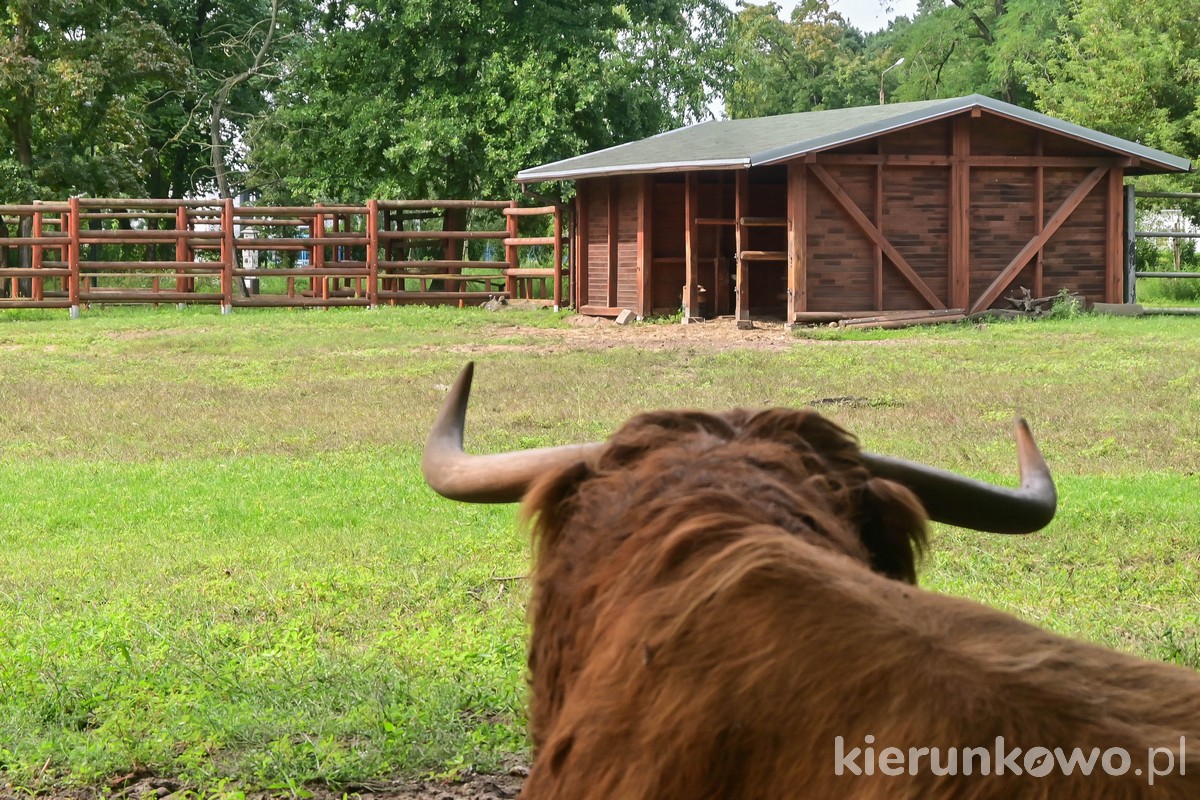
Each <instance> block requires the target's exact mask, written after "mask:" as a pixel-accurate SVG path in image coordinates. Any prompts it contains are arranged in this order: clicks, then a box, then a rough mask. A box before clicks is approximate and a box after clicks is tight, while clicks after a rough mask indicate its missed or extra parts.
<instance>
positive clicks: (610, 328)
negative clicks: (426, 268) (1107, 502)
mask: <svg viewBox="0 0 1200 800" xmlns="http://www.w3.org/2000/svg"><path fill="white" fill-rule="evenodd" d="M567 324H568V325H570V326H571V327H569V328H567V329H565V330H564V329H562V328H554V329H546V328H524V327H521V326H517V327H516V329H515V330H514V333H519V334H521V335H524V336H536V337H539V338H554V339H558V340H559V341H561V342H562V343H563V344H565V345H567V346H569V347H570V348H572V349H592V348H594V349H598V350H604V349H608V348H613V347H640V348H643V349H647V350H675V349H681V348H696V347H700V348H703V349H705V350H709V351H713V350H715V351H724V350H786V349H788V348H789V347H792V346H794V345H796V344H797V343H798V342H799V341H801V340H798V339H796V338H795V337H794V336H793V335H792V334H791V332H789V331H788V330H786V329H785V328H784V326H783V323H782V322H779V321H777V320H755V321H754V327H753V328H752V329H750V330H740V329H739V328H738V327H737V323H736V322H734V321H733V320H732V319H715V320H708V321H705V322H698V323H695V324H692V325H680V324H678V323H669V322H663V323H645V322H640V323H634V324H632V325H617V324H616V323H614V322H613V321H612V320H610V319H603V318H601V317H584V316H579V315H576V316H573V317H569V318H568V319H567Z"/></svg>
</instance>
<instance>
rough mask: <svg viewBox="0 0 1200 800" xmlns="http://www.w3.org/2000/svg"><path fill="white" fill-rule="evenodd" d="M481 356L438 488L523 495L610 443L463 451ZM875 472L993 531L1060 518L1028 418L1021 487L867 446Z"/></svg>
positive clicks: (507, 497)
mask: <svg viewBox="0 0 1200 800" xmlns="http://www.w3.org/2000/svg"><path fill="white" fill-rule="evenodd" d="M474 373H475V364H474V362H468V363H467V365H466V366H465V367H463V370H462V372H461V373H460V374H459V376H458V380H456V381H455V382H454V386H453V387H451V389H450V393H449V394H448V395H447V396H446V401H445V403H444V404H443V405H442V409H441V411H440V412H438V416H437V420H436V421H435V422H434V423H433V429H432V430H431V431H430V432H429V439H428V440H427V441H426V443H425V457H424V460H423V461H422V465H421V466H422V469H423V470H424V473H425V480H426V482H427V483H428V484H429V485H430V486H431V487H432V488H433V490H434V491H436V492H437V493H438V494H440V495H443V496H444V497H448V498H450V499H451V500H462V501H465V502H468V503H515V502H517V501H519V500H520V499H521V498H522V497H523V496H524V495H525V492H526V490H527V489H528V488H529V486H530V484H531V483H533V480H534V479H535V478H536V477H537V476H538V475H540V474H542V473H544V472H546V471H548V470H552V469H555V468H557V467H561V466H566V465H567V464H571V463H575V462H577V461H581V460H583V459H586V458H587V457H588V456H589V455H590V454H592V453H594V452H596V450H598V449H599V448H600V447H602V445H600V444H596V443H593V444H581V445H561V446H558V447H539V448H536V449H533V450H518V451H515V452H511V453H497V454H494V455H483V456H473V455H468V454H467V453H465V452H464V451H463V428H464V425H465V424H466V417H467V400H468V399H469V398H470V394H471V379H472V377H473V376H474ZM862 459H863V463H864V465H865V466H866V467H867V469H868V470H869V471H870V472H871V474H872V475H874V476H875V477H878V478H887V479H888V480H893V481H896V482H897V483H900V484H903V485H904V486H906V487H908V488H909V489H910V490H911V491H912V492H913V494H915V495H916V496H917V497H918V498H920V500H921V503H922V504H923V505H924V506H925V512H926V513H927V514H928V515H929V518H930V519H932V520H934V521H936V522H944V523H946V524H948V525H956V526H959V527H962V528H971V529H973V530H978V531H988V532H991V533H1032V532H1033V531H1036V530H1039V529H1041V528H1043V527H1045V526H1046V525H1047V524H1048V523H1049V522H1050V520H1051V519H1053V518H1054V512H1055V509H1056V506H1057V502H1058V498H1057V494H1056V492H1055V489H1054V480H1053V479H1052V478H1051V477H1050V469H1049V468H1048V467H1047V466H1046V461H1045V459H1043V458H1042V454H1041V453H1040V452H1039V451H1038V447H1037V444H1036V443H1035V442H1034V440H1033V434H1032V433H1030V431H1029V426H1028V425H1027V424H1026V423H1025V420H1023V419H1018V420H1017V463H1018V467H1019V470H1020V474H1021V486H1020V488H1018V489H1006V488H1003V487H1000V486H993V485H991V484H989V483H983V482H982V481H976V480H972V479H971V478H965V477H963V476H961V475H956V474H954V473H952V472H947V471H945V470H941V469H937V468H936V467H929V466H926V465H924V464H917V463H914V462H911V461H904V460H902V459H898V458H891V457H889V456H879V455H875V454H873V453H862Z"/></svg>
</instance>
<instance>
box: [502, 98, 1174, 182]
mask: <svg viewBox="0 0 1200 800" xmlns="http://www.w3.org/2000/svg"><path fill="white" fill-rule="evenodd" d="M972 108H982V109H986V110H988V111H990V112H992V113H994V114H998V115H1000V116H1003V117H1007V118H1008V119H1011V120H1014V121H1017V122H1024V123H1027V124H1029V125H1033V126H1035V127H1038V128H1042V129H1044V130H1048V131H1053V132H1055V133H1059V134H1062V135H1063V136H1067V137H1070V138H1072V139H1077V140H1079V141H1083V142H1087V143H1088V144H1091V145H1094V146H1096V147H1100V148H1103V149H1106V150H1111V151H1113V152H1114V153H1118V154H1120V155H1123V156H1127V157H1129V158H1135V159H1138V160H1139V162H1140V165H1139V167H1138V168H1136V169H1131V170H1130V172H1133V173H1149V172H1187V171H1189V170H1190V169H1191V163H1190V162H1189V161H1188V160H1187V159H1186V158H1180V157H1179V156H1173V155H1171V154H1170V153H1164V152H1162V151H1161V150H1155V149H1153V148H1150V147H1145V146H1143V145H1140V144H1137V143H1136V142H1130V141H1126V140H1125V139H1119V138H1117V137H1116V136H1109V135H1108V134H1106V133H1100V132H1099V131H1094V130H1091V129H1090V128H1084V127H1083V126H1081V125H1075V124H1073V123H1070V122H1063V121H1062V120H1058V119H1055V118H1054V117H1050V116H1047V115H1045V114H1039V113H1038V112H1036V111H1030V110H1028V109H1025V108H1021V107H1020V106H1014V105H1012V104H1010V103H1004V102H1001V101H999V100H993V99H992V98H990V97H985V96H983V95H979V94H973V95H968V96H966V97H956V98H953V99H950V100H921V101H918V102H914V103H889V104H888V105H879V106H861V107H859V108H840V109H834V110H831V111H808V112H805V113H802V114H782V115H779V116H775V117H758V118H756V119H726V120H714V121H711V122H701V123H699V124H696V125H689V126H687V127H685V128H679V129H677V130H673V131H667V132H666V133H660V134H658V135H657V136H651V137H650V138H648V139H642V140H640V141H636V142H629V143H627V144H622V145H617V146H616V147H610V148H608V149H606V150H600V151H597V152H595V153H588V154H586V155H582V156H576V157H574V158H568V159H565V160H563V161H555V162H553V163H551V164H543V165H542V166H540V167H533V168H532V169H526V170H522V171H521V172H519V173H517V181H519V182H521V183H535V182H538V181H552V180H574V179H576V178H590V177H596V176H599V175H621V174H630V173H644V172H680V171H684V170H699V169H745V168H748V167H755V166H760V165H763V164H771V163H774V162H777V161H784V160H787V159H791V158H795V157H797V156H802V155H805V154H807V153H814V152H818V151H821V150H827V149H829V148H832V147H838V146H840V145H844V144H848V143H849V142H853V141H857V140H860V139H869V138H872V137H875V136H879V135H880V134H884V133H889V132H891V131H894V130H898V129H900V128H907V127H911V126H913V125H918V124H921V123H924V122H930V121H932V120H936V119H939V118H941V117H947V116H952V115H954V114H958V113H961V112H963V111H966V110H969V109H972Z"/></svg>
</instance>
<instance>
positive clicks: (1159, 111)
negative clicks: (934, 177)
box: [0, 0, 1200, 202]
mask: <svg viewBox="0 0 1200 800" xmlns="http://www.w3.org/2000/svg"><path fill="white" fill-rule="evenodd" d="M0 8H2V9H3V11H2V13H0V202H13V201H26V200H29V199H32V198H34V197H45V198H59V197H64V196H67V195H70V194H90V195H150V196H165V197H181V196H187V195H196V194H210V195H211V194H213V193H215V192H217V191H218V188H220V190H221V191H222V192H223V193H225V194H229V193H235V192H238V191H242V190H245V189H252V190H254V191H256V192H258V193H259V194H260V195H261V196H262V197H264V198H265V199H270V200H280V201H287V202H310V201H317V200H329V201H339V202H351V201H357V200H362V199H364V198H366V197H368V196H373V197H379V198H389V197H449V196H483V195H486V196H489V197H499V196H505V195H509V194H511V193H512V192H513V191H514V187H513V184H512V182H511V181H512V176H513V175H514V174H515V173H516V172H517V171H518V170H520V169H522V168H525V167H529V166H532V165H536V164H539V163H544V162H546V161H551V160H555V159H559V158H566V157H569V156H573V155H576V154H578V153H581V152H585V151H589V150H594V149H598V148H601V147H606V146H609V145H613V144H619V143H621V142H624V141H629V140H632V139H636V138H640V137H643V136H647V135H650V134H653V133H657V132H660V131H662V130H666V129H669V128H672V127H676V126H678V125H682V124H686V123H689V122H693V121H697V120H700V119H703V118H705V117H708V116H711V115H713V114H714V113H721V112H722V111H723V112H724V113H726V114H728V115H730V116H733V117H745V116H762V115H768V114H778V113H788V112H795V111H807V110H817V109H826V108H840V107H847V106H854V105H863V104H871V103H875V102H878V100H879V94H880V91H881V90H883V91H884V93H885V94H886V99H887V100H888V101H889V102H895V101H902V100H916V99H930V98H937V97H952V96H958V95H963V94H969V93H974V92H978V93H981V94H986V95H990V96H992V97H997V98H1000V99H1003V100H1007V101H1009V102H1013V103H1017V104H1019V105H1022V106H1025V107H1029V108H1035V109H1038V110H1042V111H1046V112H1048V113H1051V114H1054V115H1056V116H1059V117H1061V118H1064V119H1067V120H1070V121H1073V122H1077V123H1080V124H1083V125H1087V126H1090V127H1094V128H1097V129H1099V130H1103V131H1107V132H1110V133H1113V134H1115V135H1117V136H1122V137H1124V138H1128V139H1132V140H1135V141H1139V142H1143V143H1145V144H1148V145H1150V146H1153V147H1158V148H1161V149H1165V150H1168V151H1170V152H1173V153H1177V154H1180V155H1184V156H1188V157H1191V158H1193V159H1196V158H1197V157H1200V26H1197V25H1196V20H1197V18H1198V11H1200V8H1198V7H1197V0H922V2H921V4H920V5H919V7H918V9H917V11H916V13H915V14H914V15H913V16H912V18H906V17H899V18H897V19H895V20H893V22H892V23H891V24H890V25H889V26H888V28H887V29H886V30H882V31H876V32H870V33H867V32H863V31H860V30H857V29H856V28H854V27H853V26H852V25H851V24H849V23H848V22H847V21H846V19H845V18H844V17H843V16H842V15H841V14H839V13H838V12H837V10H836V9H837V6H836V5H834V4H832V3H831V2H830V0H804V2H801V3H800V4H799V5H798V6H797V7H796V8H795V9H794V11H793V12H792V13H791V15H790V16H789V17H787V18H786V19H785V18H783V17H781V13H782V9H781V6H779V5H777V4H774V3H771V2H767V3H765V4H763V5H754V4H751V3H748V2H739V3H738V5H737V6H736V7H735V8H733V9H732V10H731V9H730V8H728V7H727V6H726V5H725V3H724V2H722V0H626V1H625V2H612V1H611V0H610V2H600V3H578V2H574V3H570V2H565V0H470V1H469V2H467V1H466V0H464V1H463V2H445V1H444V0H365V2H355V3H350V2H348V1H347V0H227V1H225V2H219V3H218V2H217V1H216V0H104V1H103V2H101V0H5V1H4V4H3V6H0ZM901 58H903V63H902V64H901V65H900V66H893V65H895V64H896V63H897V62H898V61H899V60H900V59H901ZM1189 182H1190V183H1189ZM1176 185H1184V186H1187V185H1196V179H1195V178H1194V177H1185V178H1183V179H1181V180H1180V179H1177V180H1176Z"/></svg>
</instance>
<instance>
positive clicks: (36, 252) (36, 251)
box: [29, 202, 42, 303]
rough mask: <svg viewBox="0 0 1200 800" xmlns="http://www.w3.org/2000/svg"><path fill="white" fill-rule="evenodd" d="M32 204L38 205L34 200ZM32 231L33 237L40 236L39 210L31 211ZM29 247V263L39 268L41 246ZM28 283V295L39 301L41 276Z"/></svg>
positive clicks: (40, 264)
mask: <svg viewBox="0 0 1200 800" xmlns="http://www.w3.org/2000/svg"><path fill="white" fill-rule="evenodd" d="M34 205H38V203H37V202H35V203H34ZM32 233H33V238H35V239H40V238H42V212H41V211H35V212H33V231H32ZM30 249H31V250H32V251H33V252H31V253H30V256H29V262H30V263H29V265H30V266H31V267H32V268H33V269H41V268H42V246H41V245H40V244H35V245H34V246H33V247H32V248H30ZM29 283H30V286H29V294H30V296H31V297H32V298H33V299H34V301H36V302H39V303H40V302H41V301H42V278H34V279H33V280H31V281H30V282H29Z"/></svg>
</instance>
